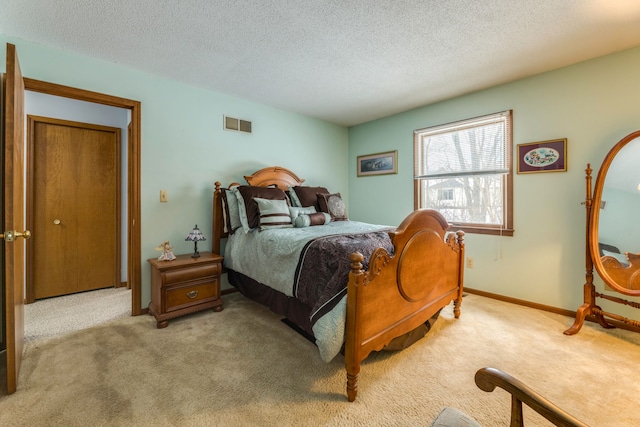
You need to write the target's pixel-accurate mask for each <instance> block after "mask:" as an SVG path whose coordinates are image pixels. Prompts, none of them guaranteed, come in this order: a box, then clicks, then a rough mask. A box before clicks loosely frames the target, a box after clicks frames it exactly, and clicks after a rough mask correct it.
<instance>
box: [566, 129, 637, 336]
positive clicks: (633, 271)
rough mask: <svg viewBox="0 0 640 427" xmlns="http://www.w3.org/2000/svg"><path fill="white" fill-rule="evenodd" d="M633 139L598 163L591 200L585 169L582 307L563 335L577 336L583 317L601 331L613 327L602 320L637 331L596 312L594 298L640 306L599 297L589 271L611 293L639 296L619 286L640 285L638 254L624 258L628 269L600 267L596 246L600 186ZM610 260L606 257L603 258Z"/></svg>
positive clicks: (613, 263)
mask: <svg viewBox="0 0 640 427" xmlns="http://www.w3.org/2000/svg"><path fill="white" fill-rule="evenodd" d="M636 138H638V139H640V130H639V131H635V132H633V133H630V134H629V135H627V136H625V137H624V138H622V139H621V140H620V141H619V142H618V143H617V144H616V145H615V146H614V147H613V148H612V149H611V150H610V151H609V153H607V155H606V156H605V158H604V161H603V162H602V166H601V167H600V171H599V172H598V177H597V179H596V184H595V190H594V192H593V196H592V194H591V172H592V169H591V165H590V164H588V165H587V169H586V170H585V172H586V190H587V191H586V193H587V197H586V199H585V202H584V205H585V207H586V212H587V227H586V229H587V232H586V240H587V247H586V258H585V259H586V271H585V276H586V283H585V284H584V304H582V305H581V306H580V307H579V308H578V310H577V312H576V320H575V322H574V323H573V325H572V326H571V327H570V328H569V329H567V330H566V331H564V333H565V334H566V335H573V334H575V333H577V332H578V331H579V330H580V328H581V327H582V325H583V324H584V320H585V318H586V317H587V316H593V317H594V320H595V321H597V322H598V323H599V324H600V325H601V326H602V327H604V328H612V327H613V325H611V324H609V323H608V322H607V321H606V320H605V316H606V317H609V318H612V319H615V320H617V321H619V322H622V325H625V324H626V325H630V326H632V327H633V328H634V329H637V328H640V322H638V321H636V320H633V319H629V318H626V317H624V316H620V315H617V314H614V313H609V312H606V311H604V310H602V308H600V307H599V306H598V305H597V304H596V298H602V299H606V300H608V301H612V302H616V303H619V304H623V305H628V306H630V307H633V308H640V304H639V303H636V302H633V301H628V300H625V299H622V298H618V297H614V296H611V295H606V294H602V293H599V292H596V288H595V285H594V284H593V267H594V265H595V267H596V271H597V272H598V274H599V275H600V277H601V278H602V280H603V281H604V283H605V284H606V285H608V286H609V287H611V289H612V290H613V291H615V292H619V293H621V294H624V295H629V296H640V289H630V288H627V287H624V286H623V285H621V283H624V284H629V285H630V286H631V285H633V284H637V283H639V281H640V256H639V255H638V254H630V253H628V254H627V257H628V259H629V263H630V267H627V268H625V267H622V265H621V264H620V263H619V262H618V261H617V260H614V259H608V260H605V263H606V264H607V265H606V268H605V263H603V261H602V259H601V257H600V248H599V244H598V243H599V242H598V225H599V219H600V208H601V206H602V193H603V191H604V183H605V179H606V177H607V172H608V171H609V167H610V166H611V163H612V162H613V160H614V159H615V157H616V155H618V153H619V152H620V150H622V148H623V147H625V146H626V145H627V144H628V143H630V142H631V141H633V140H635V139H636ZM605 258H610V257H605Z"/></svg>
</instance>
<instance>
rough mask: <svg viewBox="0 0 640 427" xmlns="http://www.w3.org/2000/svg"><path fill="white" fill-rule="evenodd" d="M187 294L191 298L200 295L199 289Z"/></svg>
mask: <svg viewBox="0 0 640 427" xmlns="http://www.w3.org/2000/svg"><path fill="white" fill-rule="evenodd" d="M187 296H188V297H189V298H191V299H193V298H195V297H197V296H198V291H191V292H187Z"/></svg>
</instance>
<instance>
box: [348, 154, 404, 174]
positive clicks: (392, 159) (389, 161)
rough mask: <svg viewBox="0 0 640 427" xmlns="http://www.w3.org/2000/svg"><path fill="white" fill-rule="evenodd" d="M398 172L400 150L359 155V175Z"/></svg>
mask: <svg viewBox="0 0 640 427" xmlns="http://www.w3.org/2000/svg"><path fill="white" fill-rule="evenodd" d="M391 173H398V150H395V151H388V152H386V153H376V154H368V155H366V156H358V176H370V175H386V174H391Z"/></svg>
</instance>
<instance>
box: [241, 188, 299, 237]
mask: <svg viewBox="0 0 640 427" xmlns="http://www.w3.org/2000/svg"><path fill="white" fill-rule="evenodd" d="M233 191H234V192H235V195H236V198H237V199H238V211H239V213H240V221H241V222H242V228H243V229H244V232H245V233H248V232H249V231H250V230H252V229H254V228H256V227H258V226H259V225H260V211H259V210H258V203H257V202H256V201H255V200H254V198H255V197H258V198H261V199H268V200H284V201H285V203H286V199H287V196H286V194H284V191H282V190H280V189H279V188H266V187H255V186H251V185H241V186H239V187H237V188H235V189H234V190H233ZM287 213H288V211H287Z"/></svg>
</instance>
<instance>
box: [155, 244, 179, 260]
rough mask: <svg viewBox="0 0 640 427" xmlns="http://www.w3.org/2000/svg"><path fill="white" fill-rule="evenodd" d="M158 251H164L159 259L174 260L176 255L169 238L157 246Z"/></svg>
mask: <svg viewBox="0 0 640 427" xmlns="http://www.w3.org/2000/svg"><path fill="white" fill-rule="evenodd" d="M156 251H162V255H160V256H159V257H158V261H173V260H174V259H176V256H175V255H174V254H173V248H172V247H171V245H170V244H169V241H168V240H165V241H164V242H162V243H160V245H158V247H157V248H156Z"/></svg>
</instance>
